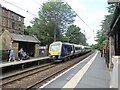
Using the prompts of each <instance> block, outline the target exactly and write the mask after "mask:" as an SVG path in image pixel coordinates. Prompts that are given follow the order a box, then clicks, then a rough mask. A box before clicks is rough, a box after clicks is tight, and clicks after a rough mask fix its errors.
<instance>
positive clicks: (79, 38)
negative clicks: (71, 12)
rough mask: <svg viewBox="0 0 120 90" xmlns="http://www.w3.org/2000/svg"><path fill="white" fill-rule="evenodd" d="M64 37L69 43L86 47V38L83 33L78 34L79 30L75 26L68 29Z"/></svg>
mask: <svg viewBox="0 0 120 90" xmlns="http://www.w3.org/2000/svg"><path fill="white" fill-rule="evenodd" d="M66 37H67V38H68V41H69V42H70V43H75V44H82V45H87V43H86V40H87V39H86V37H85V35H84V34H83V33H81V32H80V28H79V27H77V26H76V25H71V26H69V27H68V30H67V32H66Z"/></svg>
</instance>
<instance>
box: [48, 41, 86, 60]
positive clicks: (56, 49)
mask: <svg viewBox="0 0 120 90" xmlns="http://www.w3.org/2000/svg"><path fill="white" fill-rule="evenodd" d="M84 52H86V51H85V50H84V46H82V45H77V44H71V43H63V42H60V41H58V42H53V43H52V44H50V46H49V54H50V57H51V58H52V59H54V61H55V62H57V61H65V60H66V59H70V58H71V57H74V56H78V55H80V54H81V53H84Z"/></svg>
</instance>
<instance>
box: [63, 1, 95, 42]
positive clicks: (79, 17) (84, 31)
mask: <svg viewBox="0 0 120 90" xmlns="http://www.w3.org/2000/svg"><path fill="white" fill-rule="evenodd" d="M64 2H65V3H66V4H67V5H68V6H69V7H70V8H71V9H72V10H73V11H74V12H75V13H76V15H77V16H78V18H79V19H80V20H81V21H82V22H83V23H84V24H85V25H86V26H87V27H88V28H89V29H90V30H92V32H93V36H94V30H93V29H92V28H91V27H90V26H89V25H88V24H87V23H86V22H85V21H84V20H83V19H82V18H81V17H80V16H79V15H78V14H77V12H76V11H75V10H74V9H73V8H72V7H71V6H70V5H69V4H68V3H67V2H66V1H65V0H64ZM84 32H85V30H84ZM85 34H86V32H85ZM94 40H95V37H94Z"/></svg>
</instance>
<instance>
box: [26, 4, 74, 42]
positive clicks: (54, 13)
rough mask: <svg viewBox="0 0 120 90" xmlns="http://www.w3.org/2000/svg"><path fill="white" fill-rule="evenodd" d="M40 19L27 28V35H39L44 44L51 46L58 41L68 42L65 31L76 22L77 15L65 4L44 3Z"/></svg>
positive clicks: (36, 19)
mask: <svg viewBox="0 0 120 90" xmlns="http://www.w3.org/2000/svg"><path fill="white" fill-rule="evenodd" d="M38 14H39V17H38V18H34V20H33V21H32V24H33V26H32V27H27V29H26V30H25V33H26V34H34V35H37V37H38V39H39V40H40V41H41V42H42V43H43V44H50V43H51V42H53V41H54V37H55V33H56V40H61V41H62V40H63V41H67V38H66V37H65V36H64V33H65V30H66V28H67V26H68V25H69V24H72V23H73V22H74V17H75V16H76V14H75V13H74V12H73V11H72V10H71V8H70V7H69V6H68V5H67V4H65V3H63V2H46V3H43V6H42V8H41V10H40V11H39V12H38Z"/></svg>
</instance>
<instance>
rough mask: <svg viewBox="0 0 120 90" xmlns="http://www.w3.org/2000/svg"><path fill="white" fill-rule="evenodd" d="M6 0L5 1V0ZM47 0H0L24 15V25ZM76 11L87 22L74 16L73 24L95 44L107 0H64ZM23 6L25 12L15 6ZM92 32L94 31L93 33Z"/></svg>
mask: <svg viewBox="0 0 120 90" xmlns="http://www.w3.org/2000/svg"><path fill="white" fill-rule="evenodd" d="M6 1H7V2H6ZM45 1H47V0H0V3H1V4H2V6H4V7H6V8H8V9H10V10H13V11H14V12H16V13H18V14H20V15H22V16H24V17H25V25H26V26H28V25H30V21H32V20H33V18H34V17H37V16H38V11H39V9H40V8H41V5H42V3H43V2H45ZM65 1H66V2H67V3H68V4H69V5H70V6H71V7H72V8H73V10H75V11H76V13H77V14H78V15H79V16H80V17H81V18H82V19H83V20H84V21H85V22H86V23H87V25H88V26H89V27H90V28H89V27H88V26H87V25H86V24H84V23H83V22H82V21H81V20H80V18H78V17H76V18H75V24H76V25H77V26H79V27H80V28H81V31H82V32H83V33H84V34H85V35H86V37H87V42H88V43H89V44H90V45H91V44H95V41H94V37H95V36H96V32H97V30H100V28H101V27H100V24H101V21H102V20H103V19H104V15H107V7H108V4H107V0H65ZM8 2H10V3H11V4H14V5H16V6H18V7H21V8H23V9H24V10H25V11H28V12H30V13H32V14H34V15H35V16H34V15H32V14H30V13H28V12H25V11H23V10H21V9H19V8H16V7H15V6H13V5H11V4H9V3H8ZM93 32H94V33H93Z"/></svg>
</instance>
